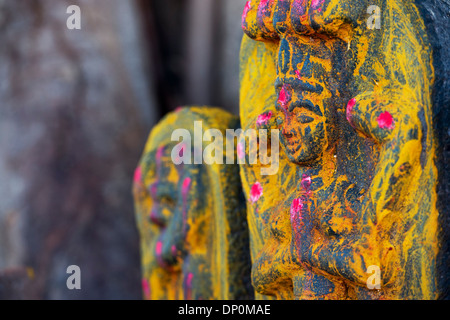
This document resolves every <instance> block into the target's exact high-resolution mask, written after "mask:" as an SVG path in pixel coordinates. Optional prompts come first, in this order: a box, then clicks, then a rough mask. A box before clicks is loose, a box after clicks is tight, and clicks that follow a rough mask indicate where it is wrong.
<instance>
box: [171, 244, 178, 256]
mask: <svg viewBox="0 0 450 320" xmlns="http://www.w3.org/2000/svg"><path fill="white" fill-rule="evenodd" d="M171 251H172V255H173V256H174V257H176V255H177V247H176V246H175V245H172V247H171Z"/></svg>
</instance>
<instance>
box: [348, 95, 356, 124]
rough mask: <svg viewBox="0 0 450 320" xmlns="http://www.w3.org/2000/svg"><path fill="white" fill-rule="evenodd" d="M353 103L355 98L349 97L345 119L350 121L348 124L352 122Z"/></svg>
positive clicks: (354, 103)
mask: <svg viewBox="0 0 450 320" xmlns="http://www.w3.org/2000/svg"><path fill="white" fill-rule="evenodd" d="M355 105H356V99H355V98H353V99H351V100H350V101H349V102H348V104H347V121H348V122H350V124H351V123H352V112H353V108H354V107H355Z"/></svg>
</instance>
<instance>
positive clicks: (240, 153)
mask: <svg viewBox="0 0 450 320" xmlns="http://www.w3.org/2000/svg"><path fill="white" fill-rule="evenodd" d="M237 155H238V157H239V159H244V156H245V152H244V146H243V145H242V143H241V142H239V143H238V145H237Z"/></svg>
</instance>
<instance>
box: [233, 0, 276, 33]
mask: <svg viewBox="0 0 450 320" xmlns="http://www.w3.org/2000/svg"><path fill="white" fill-rule="evenodd" d="M276 2H277V1H275V0H260V1H258V0H251V1H247V3H246V5H245V8H244V12H243V14H242V29H243V30H244V32H245V34H246V35H247V36H249V37H250V38H252V39H254V40H258V41H264V40H270V41H276V40H278V39H279V37H278V35H277V33H276V32H275V29H274V20H273V16H274V8H275V4H276Z"/></svg>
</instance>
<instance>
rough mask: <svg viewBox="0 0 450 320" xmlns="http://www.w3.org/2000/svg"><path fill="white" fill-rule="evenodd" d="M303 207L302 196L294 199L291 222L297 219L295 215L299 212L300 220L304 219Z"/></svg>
mask: <svg viewBox="0 0 450 320" xmlns="http://www.w3.org/2000/svg"><path fill="white" fill-rule="evenodd" d="M302 208H303V201H302V199H300V198H297V199H294V200H293V201H292V205H291V222H294V221H295V217H296V216H297V215H298V214H299V218H300V220H301V219H302V214H301V210H302Z"/></svg>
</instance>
